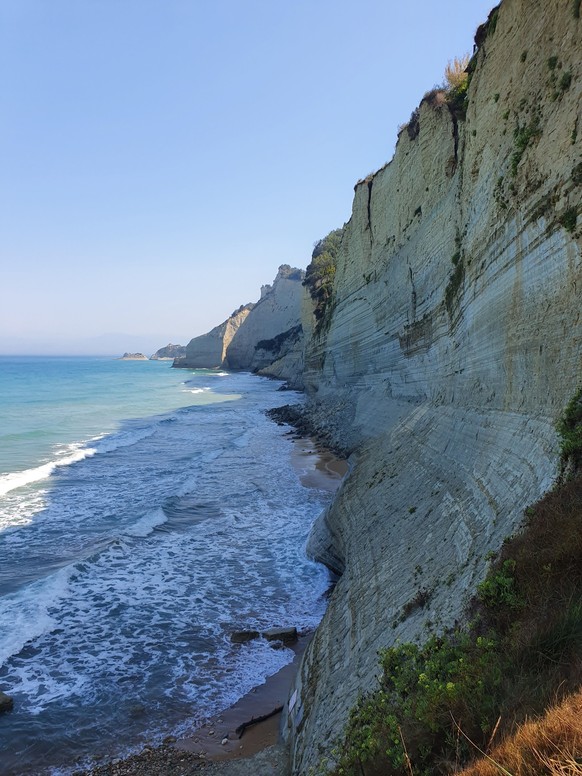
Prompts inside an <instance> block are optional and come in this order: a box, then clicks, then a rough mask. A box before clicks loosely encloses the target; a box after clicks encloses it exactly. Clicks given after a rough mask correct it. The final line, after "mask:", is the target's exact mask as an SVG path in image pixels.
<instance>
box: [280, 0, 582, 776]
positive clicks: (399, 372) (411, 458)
mask: <svg viewBox="0 0 582 776" xmlns="http://www.w3.org/2000/svg"><path fill="white" fill-rule="evenodd" d="M479 42H480V46H479V49H478V51H477V53H476V54H475V57H474V60H473V62H472V63H471V69H472V71H473V72H472V80H471V83H470V86H469V91H468V105H467V112H466V118H465V117H464V115H463V112H464V111H463V108H464V106H461V107H459V105H454V104H451V102H450V101H448V100H447V98H446V95H442V94H439V93H438V92H433V93H431V94H430V95H427V97H426V98H425V99H424V100H423V102H422V103H421V105H420V108H419V111H418V112H417V113H416V114H415V115H414V116H413V120H412V122H411V124H410V125H409V126H408V127H407V128H404V129H403V130H402V131H401V133H400V136H399V140H398V144H397V149H396V152H395V155H394V158H393V160H392V161H391V162H390V163H389V164H388V165H386V166H385V167H384V168H382V169H381V170H379V171H378V172H377V173H376V174H374V175H372V176H370V177H369V178H367V179H366V180H364V181H362V182H360V183H359V184H358V185H357V186H356V189H355V197H354V204H353V212H352V216H351V219H350V221H349V222H348V224H347V225H346V227H345V231H344V234H343V239H342V245H341V250H340V253H339V258H338V265H337V271H336V275H335V280H334V286H333V304H332V305H330V307H329V311H328V312H327V313H326V318H325V319H324V321H323V325H321V326H319V327H318V330H317V332H315V331H314V333H313V336H312V337H311V338H310V339H309V341H308V343H307V349H306V354H305V373H304V380H305V386H306V390H307V392H308V395H309V397H310V398H309V403H310V415H311V420H312V422H313V424H314V425H315V427H319V428H320V429H322V430H323V431H324V432H325V433H326V435H327V436H328V437H329V438H331V440H332V441H333V442H334V443H335V444H336V445H337V446H338V447H342V448H346V449H348V450H349V451H351V452H352V458H351V461H350V463H351V471H350V474H349V475H348V477H347V478H346V479H345V481H344V484H343V485H342V487H341V488H340V491H339V493H338V496H337V497H336V499H335V501H334V503H333V504H332V506H331V507H330V509H329V510H328V511H327V512H326V513H325V514H324V515H323V516H322V517H321V518H320V519H319V521H318V523H317V524H316V526H315V528H314V531H313V532H312V536H311V538H310V544H309V547H310V551H311V552H312V554H313V555H314V556H315V557H317V558H319V559H321V560H323V561H324V562H327V563H328V565H330V566H331V567H332V568H334V570H335V571H336V572H338V573H341V578H340V579H339V581H338V584H337V585H336V587H335V590H334V592H333V595H332V596H331V600H330V604H329V607H328V610H327V612H326V614H325V617H324V619H323V622H322V624H321V625H320V627H319V628H318V630H317V633H316V635H315V637H314V639H313V641H312V642H311V644H310V646H309V648H308V650H307V653H306V655H305V658H304V660H303V662H302V665H301V669H300V672H299V675H298V678H297V680H296V684H295V688H294V690H296V691H297V695H296V696H294V697H295V698H296V701H295V702H294V708H293V711H292V713H287V717H286V720H285V728H286V735H287V737H288V739H289V741H290V743H291V748H292V752H293V762H294V769H295V770H294V772H295V773H307V772H308V771H309V768H310V767H311V766H315V765H316V764H317V763H318V761H319V760H320V758H321V756H322V754H323V753H324V752H325V750H326V749H329V748H330V747H331V745H332V743H333V741H334V738H335V737H336V736H337V735H338V734H339V733H340V732H341V730H342V728H343V725H344V724H345V722H346V719H347V715H348V712H349V709H350V707H351V706H352V705H353V704H354V702H355V700H356V698H357V696H358V693H360V692H365V691H366V690H368V689H371V688H372V687H373V686H374V685H375V676H376V675H377V673H378V672H379V669H378V665H377V650H378V649H379V648H380V647H384V646H388V645H390V644H392V643H394V641H395V640H397V639H400V640H402V641H406V640H415V639H421V638H422V637H423V636H424V635H425V634H426V633H427V629H430V628H437V629H438V628H442V627H444V626H447V625H450V624H452V623H453V622H454V621H455V619H457V618H458V617H460V616H461V613H462V611H463V607H464V605H465V604H466V602H467V600H468V597H469V595H470V594H471V593H472V592H473V591H474V590H475V586H476V584H477V583H478V582H479V581H480V580H481V579H482V578H483V575H484V572H485V569H486V556H487V553H488V552H489V551H491V550H493V551H495V550H496V549H498V548H499V546H500V545H501V543H502V542H503V539H504V538H505V537H506V536H507V535H509V534H510V533H511V532H512V531H513V530H515V528H516V526H518V525H519V523H520V521H521V519H522V516H523V511H524V508H525V507H526V506H527V505H528V504H529V503H531V502H533V501H535V500H537V499H538V498H539V497H540V496H541V494H542V493H543V492H544V491H546V490H547V489H548V487H549V486H550V485H551V483H552V481H553V479H554V477H555V475H556V470H557V456H558V444H557V438H556V433H555V430H554V426H555V421H556V418H557V417H558V416H559V414H560V413H561V411H562V409H563V407H564V405H565V404H566V402H567V400H568V399H569V398H570V396H571V395H572V394H573V393H574V391H575V389H576V386H577V384H578V383H579V381H580V378H581V375H582V371H581V367H582V363H581V352H582V315H581V312H582V308H581V304H580V299H581V296H580V291H581V289H582V256H581V245H582V210H581V206H580V202H581V199H582V145H581V141H582V100H581V94H582V59H581V58H580V51H581V50H582V49H581V46H582V21H581V20H580V19H579V18H578V17H577V16H576V15H575V13H574V12H573V9H572V4H571V3H531V2H526V0H504V2H503V3H502V4H501V6H500V7H499V9H498V11H497V12H495V13H494V14H492V16H491V21H490V23H489V25H488V27H487V28H485V30H484V31H483V30H481V31H480V37H479ZM420 590H424V591H426V595H423V603H422V605H419V606H415V605H413V602H414V601H415V600H417V598H418V593H419V591H420Z"/></svg>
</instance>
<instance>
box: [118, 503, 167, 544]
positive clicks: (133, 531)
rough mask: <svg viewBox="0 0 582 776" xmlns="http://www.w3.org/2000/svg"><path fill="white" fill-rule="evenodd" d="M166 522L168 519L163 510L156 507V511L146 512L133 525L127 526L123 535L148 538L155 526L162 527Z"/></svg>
mask: <svg viewBox="0 0 582 776" xmlns="http://www.w3.org/2000/svg"><path fill="white" fill-rule="evenodd" d="M167 522H168V518H167V517H166V515H165V513H164V510H163V509H161V508H160V507H158V508H157V509H153V510H152V511H151V512H148V513H147V514H146V515H144V516H143V517H142V518H140V519H139V520H138V521H137V522H136V523H134V524H133V525H130V526H128V527H127V528H126V529H125V530H124V534H125V535H126V536H139V537H145V536H149V534H151V533H152V531H153V530H154V528H156V526H158V525H163V524H164V523H167Z"/></svg>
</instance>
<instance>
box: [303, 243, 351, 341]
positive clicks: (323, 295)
mask: <svg viewBox="0 0 582 776" xmlns="http://www.w3.org/2000/svg"><path fill="white" fill-rule="evenodd" d="M342 236H343V229H334V230H333V231H332V232H330V233H329V234H328V235H327V236H326V237H324V238H323V239H322V240H319V241H318V242H317V243H316V244H315V247H314V249H313V253H312V254H311V263H310V264H309V265H308V267H307V269H306V271H305V280H304V281H303V285H304V286H306V287H307V289H308V290H309V294H310V296H311V298H312V299H313V301H314V302H315V309H314V315H315V319H316V331H318V330H321V329H322V327H323V325H324V324H325V322H326V321H328V320H329V317H330V313H331V310H332V309H333V280H334V277H335V272H336V262H337V256H338V253H339V249H340V245H341V240H342Z"/></svg>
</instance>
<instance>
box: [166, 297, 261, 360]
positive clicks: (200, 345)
mask: <svg viewBox="0 0 582 776" xmlns="http://www.w3.org/2000/svg"><path fill="white" fill-rule="evenodd" d="M253 307H254V305H253V304H247V305H241V307H239V308H238V310H235V311H234V312H233V313H232V314H231V315H230V316H229V317H228V318H227V319H226V321H223V322H222V323H221V324H219V325H218V326H215V327H214V328H213V329H211V330H210V331H209V332H207V333H206V334H201V335H200V336H199V337H194V339H191V340H190V342H189V343H188V345H187V346H186V355H185V356H184V357H182V358H176V359H174V366H176V367H189V368H191V369H216V368H218V367H222V366H224V363H225V360H226V351H227V349H228V346H229V345H230V343H231V342H232V339H233V337H234V335H235V334H236V332H237V331H238V329H239V328H240V326H242V324H243V323H244V321H245V320H246V318H247V316H248V315H249V313H250V312H251V310H252V309H253Z"/></svg>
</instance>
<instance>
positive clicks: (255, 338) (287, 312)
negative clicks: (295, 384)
mask: <svg viewBox="0 0 582 776" xmlns="http://www.w3.org/2000/svg"><path fill="white" fill-rule="evenodd" d="M304 277H305V273H304V272H303V270H300V269H296V268H293V267H290V266H289V265H288V264H283V265H282V266H280V267H279V271H278V272H277V277H276V278H275V280H274V281H273V285H271V286H263V287H262V289H261V298H260V299H259V301H258V302H257V303H256V305H255V306H254V308H253V311H252V314H251V315H249V316H248V318H247V319H246V321H245V323H244V326H241V327H240V328H239V330H238V331H237V332H236V334H235V336H234V337H233V338H232V341H231V343H230V345H229V346H228V349H227V351H226V366H228V368H229V369H249V370H251V371H257V370H258V369H264V368H265V367H266V366H267V364H268V363H271V362H272V361H274V360H275V358H273V359H271V360H269V356H267V355H266V354H267V352H268V349H269V347H270V345H268V344H267V342H268V341H269V340H274V339H275V338H281V339H280V340H279V345H280V346H282V345H284V342H285V340H286V339H289V334H288V333H289V332H290V331H291V330H292V329H296V327H297V326H298V325H299V324H300V322H301V305H302V300H303V297H304V295H305V289H304V288H303V285H302V282H303V278H304ZM291 338H292V337H291ZM259 343H260V344H261V347H258V346H259ZM265 346H266V348H265ZM275 351H276V352H277V354H279V353H280V347H278V346H275Z"/></svg>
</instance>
